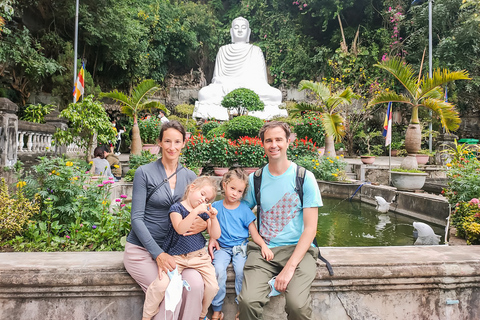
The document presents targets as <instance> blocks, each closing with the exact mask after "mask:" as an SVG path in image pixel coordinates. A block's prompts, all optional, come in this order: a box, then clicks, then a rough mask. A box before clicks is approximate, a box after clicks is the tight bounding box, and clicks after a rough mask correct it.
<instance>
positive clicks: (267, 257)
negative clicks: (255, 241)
mask: <svg viewBox="0 0 480 320" xmlns="http://www.w3.org/2000/svg"><path fill="white" fill-rule="evenodd" d="M262 257H264V258H265V260H267V261H270V260H272V259H273V252H272V250H270V248H269V247H267V246H266V245H265V246H262Z"/></svg>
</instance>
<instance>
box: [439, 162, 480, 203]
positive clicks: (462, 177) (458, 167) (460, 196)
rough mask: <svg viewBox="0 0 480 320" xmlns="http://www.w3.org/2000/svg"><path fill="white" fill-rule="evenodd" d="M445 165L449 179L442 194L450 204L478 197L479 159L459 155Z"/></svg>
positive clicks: (479, 183)
mask: <svg viewBox="0 0 480 320" xmlns="http://www.w3.org/2000/svg"><path fill="white" fill-rule="evenodd" d="M447 167H448V168H449V169H448V171H447V177H448V178H449V180H448V185H447V188H445V189H444V190H443V194H444V196H445V197H446V198H447V199H448V202H449V203H450V204H455V203H457V202H461V201H469V200H470V199H472V198H480V161H478V160H477V159H475V158H473V159H468V158H466V157H462V156H460V158H459V159H458V161H452V162H451V163H449V164H447Z"/></svg>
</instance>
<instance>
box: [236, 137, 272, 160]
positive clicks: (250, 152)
mask: <svg viewBox="0 0 480 320" xmlns="http://www.w3.org/2000/svg"><path fill="white" fill-rule="evenodd" d="M235 155H236V156H237V162H238V164H239V165H240V166H242V167H261V166H263V165H264V164H265V163H267V157H266V156H265V150H264V149H263V144H262V141H261V140H260V138H257V137H255V138H251V137H241V138H240V139H238V140H237V141H235Z"/></svg>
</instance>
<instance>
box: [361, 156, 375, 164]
mask: <svg viewBox="0 0 480 320" xmlns="http://www.w3.org/2000/svg"><path fill="white" fill-rule="evenodd" d="M360 159H361V160H362V163H364V164H372V163H374V162H375V156H360Z"/></svg>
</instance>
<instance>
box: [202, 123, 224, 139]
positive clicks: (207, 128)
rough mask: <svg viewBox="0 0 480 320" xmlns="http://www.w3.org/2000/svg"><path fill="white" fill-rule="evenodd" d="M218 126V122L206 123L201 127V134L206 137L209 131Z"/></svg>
mask: <svg viewBox="0 0 480 320" xmlns="http://www.w3.org/2000/svg"><path fill="white" fill-rule="evenodd" d="M219 126H220V122H218V121H207V122H205V123H204V124H203V125H202V134H203V135H204V136H206V135H207V134H208V133H209V132H210V130H212V129H215V128H218V127H219Z"/></svg>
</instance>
